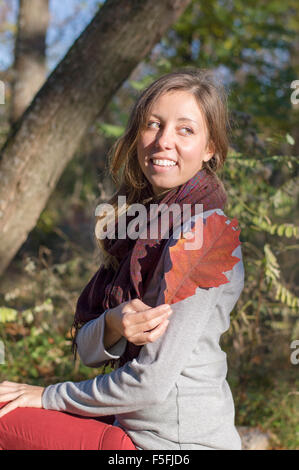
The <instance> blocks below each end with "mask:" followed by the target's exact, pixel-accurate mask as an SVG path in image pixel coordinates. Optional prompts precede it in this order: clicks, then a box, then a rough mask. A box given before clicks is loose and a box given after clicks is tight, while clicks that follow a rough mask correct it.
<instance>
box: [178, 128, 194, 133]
mask: <svg viewBox="0 0 299 470" xmlns="http://www.w3.org/2000/svg"><path fill="white" fill-rule="evenodd" d="M181 130H182V131H186V132H183V133H184V134H193V130H192V129H190V127H182V129H181Z"/></svg>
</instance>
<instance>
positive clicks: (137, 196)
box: [97, 68, 229, 269]
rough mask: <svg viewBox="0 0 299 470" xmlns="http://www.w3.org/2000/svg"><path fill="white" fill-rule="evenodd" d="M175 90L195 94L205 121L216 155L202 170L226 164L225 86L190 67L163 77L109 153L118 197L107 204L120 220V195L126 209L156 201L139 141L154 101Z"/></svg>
mask: <svg viewBox="0 0 299 470" xmlns="http://www.w3.org/2000/svg"><path fill="white" fill-rule="evenodd" d="M175 90H180V91H187V92H189V93H192V94H193V95H194V97H195V99H196V100H197V103H198V105H199V107H200V109H201V111H202V113H203V116H204V118H205V121H206V127H207V131H208V140H207V145H209V144H213V149H214V155H213V157H212V158H211V159H210V160H209V161H207V162H203V166H202V168H205V169H206V170H207V171H208V172H210V173H214V174H215V173H216V172H217V171H218V170H219V169H220V168H221V167H222V166H223V164H224V162H225V159H226V156H227V152H228V145H229V140H228V131H229V120H228V112H227V99H226V92H225V89H224V87H223V85H222V84H221V83H220V82H219V81H218V80H216V77H215V75H214V73H213V72H212V71H211V70H207V69H194V68H191V69H190V68H188V69H184V70H179V71H175V72H171V73H168V74H166V75H163V76H162V77H160V78H158V79H157V80H155V81H154V82H153V83H151V84H150V85H149V86H148V87H147V88H146V89H145V90H143V92H142V93H141V94H140V96H139V98H138V100H137V101H136V103H135V105H134V107H133V109H132V111H131V113H130V116H129V119H128V123H127V126H126V130H125V133H124V134H123V135H122V136H121V137H120V138H119V139H118V140H117V141H116V142H115V144H114V145H113V146H112V148H111V150H110V152H109V154H108V169H109V173H110V175H111V177H112V179H113V181H114V182H115V183H116V185H117V190H116V192H115V194H114V195H113V196H112V198H111V199H110V200H109V201H108V204H110V205H111V206H112V207H113V209H114V217H115V216H116V217H117V211H118V196H120V195H124V196H126V207H125V208H124V210H126V208H127V207H128V206H130V205H131V204H134V203H141V204H145V203H147V202H149V201H150V200H151V199H152V198H153V197H155V199H157V196H154V194H153V192H152V190H151V185H150V183H149V182H148V180H147V179H146V177H145V176H144V174H143V172H142V170H141V168H140V165H139V162H138V158H137V140H138V137H139V135H140V132H141V130H142V129H143V127H144V126H145V123H146V121H147V119H148V117H149V115H150V111H151V108H152V106H153V104H154V102H155V101H156V100H157V99H158V98H159V97H160V96H161V95H162V94H164V93H167V92H170V91H175ZM171 189H172V188H171ZM167 191H169V189H167V190H165V191H163V193H161V194H160V195H159V198H160V197H163V196H164V195H165V193H166V192H167ZM99 219H100V217H98V220H99ZM115 220H116V219H115ZM97 243H98V245H99V247H100V249H101V251H102V255H103V264H104V265H106V266H107V267H108V266H109V265H110V266H112V267H114V268H115V269H116V268H117V265H118V263H117V261H116V259H114V257H112V256H110V255H109V254H108V253H107V252H106V251H105V248H104V244H103V240H101V239H99V238H97Z"/></svg>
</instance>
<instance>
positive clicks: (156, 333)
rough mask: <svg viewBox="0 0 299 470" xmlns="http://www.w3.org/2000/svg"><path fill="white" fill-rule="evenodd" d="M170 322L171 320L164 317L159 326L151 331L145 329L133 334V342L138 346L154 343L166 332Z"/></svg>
mask: <svg viewBox="0 0 299 470" xmlns="http://www.w3.org/2000/svg"><path fill="white" fill-rule="evenodd" d="M168 324H169V320H168V319H164V320H163V321H161V323H160V324H159V325H158V326H156V328H154V329H152V330H151V331H145V332H143V333H139V334H137V335H135V336H133V337H132V338H131V342H132V343H134V344H136V345H137V346H143V345H145V344H148V343H153V342H155V341H157V339H158V338H160V336H162V335H163V334H164V333H165V330H166V328H167V326H168Z"/></svg>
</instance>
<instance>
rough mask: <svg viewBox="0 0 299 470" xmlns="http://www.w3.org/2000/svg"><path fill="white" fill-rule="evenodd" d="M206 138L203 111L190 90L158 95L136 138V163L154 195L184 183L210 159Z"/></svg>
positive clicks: (210, 150)
mask: <svg viewBox="0 0 299 470" xmlns="http://www.w3.org/2000/svg"><path fill="white" fill-rule="evenodd" d="M207 137H208V132H207V128H206V125H205V121H204V117H203V114H202V112H201V110H200V108H199V106H198V104H197V101H196V99H195V97H194V96H193V95H192V94H191V93H189V92H187V91H171V92H167V93H165V94H163V95H162V96H160V98H158V100H157V101H156V102H155V103H154V105H153V107H152V109H151V114H150V116H149V118H148V121H147V122H146V126H145V128H144V129H141V133H140V136H139V138H138V141H137V155H138V162H139V165H140V167H141V169H142V171H143V173H144V175H145V177H146V178H147V180H148V181H149V182H150V183H151V185H152V188H153V191H154V193H155V194H156V195H158V194H159V193H160V192H162V191H164V190H165V189H170V188H174V187H176V186H179V185H181V184H183V183H185V182H186V181H188V180H189V179H190V178H192V177H193V176H194V175H195V174H196V173H197V172H198V171H199V170H200V169H201V168H202V163H203V162H204V161H205V162H206V161H208V160H210V158H212V156H213V149H208V148H206V147H207ZM171 162H172V163H171ZM173 162H174V163H175V165H174V164H173ZM165 163H166V164H167V163H171V164H172V165H173V166H165Z"/></svg>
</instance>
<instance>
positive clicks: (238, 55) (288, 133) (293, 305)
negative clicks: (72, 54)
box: [0, 0, 299, 449]
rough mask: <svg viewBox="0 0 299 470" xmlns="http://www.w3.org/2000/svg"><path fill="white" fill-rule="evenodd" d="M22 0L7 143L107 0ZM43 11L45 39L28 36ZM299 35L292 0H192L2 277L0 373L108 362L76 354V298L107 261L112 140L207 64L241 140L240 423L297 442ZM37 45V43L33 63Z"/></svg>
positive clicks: (230, 179) (8, 83)
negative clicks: (178, 71) (157, 85)
mask: <svg viewBox="0 0 299 470" xmlns="http://www.w3.org/2000/svg"><path fill="white" fill-rule="evenodd" d="M27 1H28V3H29V2H30V1H31V0H27ZM20 3H22V2H19V1H18V0H0V80H1V81H2V82H3V83H4V84H5V104H1V105H0V147H1V146H3V145H4V144H5V141H6V139H7V138H8V136H9V133H10V131H11V129H12V126H14V125H15V124H16V123H17V121H18V119H19V118H20V117H21V116H22V114H23V112H24V111H25V110H26V108H27V107H28V105H29V104H30V102H31V100H32V98H33V97H34V95H35V94H36V92H37V91H38V90H39V88H40V87H41V86H42V85H43V83H44V82H45V81H46V80H47V78H48V77H49V76H50V74H51V73H52V71H53V70H54V69H55V67H56V66H57V64H59V62H60V61H61V60H63V58H64V56H65V54H66V53H67V51H68V50H69V48H70V47H71V46H72V44H73V43H74V41H75V40H76V39H77V38H78V37H79V36H80V34H81V33H82V32H83V31H84V29H85V28H86V27H87V25H88V24H89V22H90V21H91V20H92V19H93V17H94V15H95V14H96V13H97V12H98V9H99V8H101V7H102V5H103V4H104V3H105V2H103V1H102V2H100V1H96V0H89V1H81V0H65V1H64V2H60V1H59V0H49V1H48V0H39V2H36V0H35V8H34V10H32V9H31V10H29V11H28V9H27V10H26V8H24V9H23V10H22V11H21V9H20ZM23 3H26V0H25V1H24V0H23ZM21 12H22V15H21ZM34 22H35V23H36V22H37V23H38V24H39V27H40V38H39V43H38V44H37V45H36V44H34V42H31V43H30V31H31V30H32V31H33V28H34V27H35V26H34ZM24 31H25V32H24ZM298 32H299V15H298V3H297V2H295V0H285V1H284V2H281V1H278V0H268V1H265V0H264V1H263V0H259V1H256V0H247V1H246V2H243V1H241V0H240V1H239V0H236V1H231V0H211V1H209V2H205V1H203V0H192V1H190V3H189V4H188V6H187V8H186V9H185V11H184V12H183V14H182V15H181V16H180V17H179V18H178V19H177V21H176V22H175V23H174V24H173V25H172V26H171V27H170V28H169V29H167V31H166V33H165V34H164V35H163V37H162V38H161V39H160V41H159V43H157V44H155V46H154V47H153V48H152V49H151V51H150V53H149V54H148V55H147V56H146V58H145V59H144V60H142V61H141V62H140V63H139V64H138V66H137V67H135V68H134V70H132V73H131V75H130V77H129V78H128V79H127V80H126V81H125V82H124V83H123V84H122V86H121V87H120V88H119V89H118V91H117V92H116V94H115V95H114V96H113V99H112V100H111V101H110V102H109V104H108V106H107V107H106V108H105V111H104V112H103V113H102V114H101V115H100V117H99V118H97V119H96V120H95V121H94V122H93V123H92V125H91V126H90V127H89V129H88V132H87V133H86V134H85V135H84V137H83V139H82V141H81V143H80V145H79V146H78V148H77V149H76V152H75V154H74V156H73V158H72V159H71V161H70V162H69V163H68V165H67V166H66V168H65V170H64V172H63V174H62V176H61V177H60V179H59V181H58V184H57V185H56V187H55V188H54V189H53V191H52V193H51V195H50V197H49V200H48V202H47V205H46V207H45V208H44V210H43V211H42V213H41V214H40V217H39V219H38V221H37V224H36V227H35V228H34V229H33V230H32V231H31V232H30V234H29V236H28V238H27V240H26V241H25V242H24V243H23V245H22V246H21V247H20V249H19V250H18V252H17V254H16V256H15V257H14V258H13V260H12V261H11V263H10V264H9V266H8V267H7V269H6V270H5V272H4V273H2V275H1V277H0V340H1V341H2V342H3V343H4V346H5V348H4V352H5V358H4V360H3V361H2V362H3V363H2V364H1V365H0V381H2V380H4V379H6V380H12V381H20V382H25V383H31V384H37V385H48V384H51V383H56V382H61V381H66V380H76V381H78V380H85V379H87V378H91V377H94V376H95V375H96V373H101V372H103V371H102V370H97V371H95V370H94V369H93V370H92V369H88V368H87V367H85V366H83V365H82V364H80V362H79V361H78V360H77V361H76V362H74V360H73V357H72V354H71V349H70V346H71V335H70V327H71V324H72V320H73V315H74V310H75V304H76V300H77V298H78V296H79V294H80V292H81V290H82V289H83V287H84V286H85V284H86V283H87V282H88V280H89V279H90V278H91V276H92V275H93V274H94V272H95V271H96V270H97V269H98V267H99V253H98V252H99V249H98V247H97V245H96V243H95V239H94V227H95V217H94V211H95V208H96V205H97V204H98V203H99V202H101V201H106V200H107V198H108V197H109V196H110V195H111V194H112V192H113V190H114V185H113V182H112V181H111V179H110V177H109V175H108V173H107V154H108V151H109V149H110V148H111V146H112V144H113V142H114V141H115V139H116V138H117V137H118V136H119V135H121V133H122V132H123V130H124V126H125V124H126V121H127V117H128V114H129V112H130V109H131V107H132V105H133V104H134V102H135V99H136V97H137V96H138V93H139V92H140V91H141V90H142V89H143V88H144V87H145V86H146V85H147V84H148V83H150V82H151V81H153V80H154V79H155V78H157V77H159V76H160V75H162V74H164V73H167V72H169V71H172V70H173V69H174V68H179V67H186V66H196V67H203V68H210V69H213V70H214V71H215V72H216V74H217V76H218V77H219V79H220V80H221V81H222V82H223V83H224V85H225V87H226V90H227V93H228V104H229V111H230V121H231V127H232V132H231V136H230V139H231V145H230V152H229V156H228V159H227V161H226V164H225V166H224V169H223V170H222V171H221V173H220V174H219V176H220V177H221V179H222V181H223V182H224V185H225V188H226V190H227V193H228V205H227V208H226V214H227V216H229V217H236V218H237V219H238V221H239V225H240V228H241V237H240V238H241V241H242V249H243V256H244V263H245V271H246V282H245V288H244V291H243V293H242V295H241V297H240V299H239V301H238V303H237V305H236V307H235V309H234V311H233V312H232V315H231V327H230V329H229V331H228V332H227V333H226V334H225V335H223V337H222V339H221V345H222V349H223V350H224V351H226V352H227V357H228V365H229V371H228V381H229V384H230V386H231V389H232V393H233V396H234V400H235V405H236V424H237V425H238V427H240V429H243V430H244V429H247V428H248V429H253V428H254V429H255V430H257V432H258V431H260V432H261V433H262V435H263V436H264V437H265V436H266V440H267V447H268V448H269V449H299V407H298V395H299V387H298V384H299V380H298V371H299V353H298V354H297V355H296V354H293V356H292V353H294V352H296V351H294V348H295V347H297V349H299V320H298V311H299V286H298V284H299V283H298V281H299V262H298V248H299V242H298V238H299V229H298V225H299V224H298V221H299V210H298V193H299V190H298V188H299V184H298V183H299V178H298V156H299V91H298V93H297V95H296V84H294V81H296V80H298V85H297V87H298V90H299V35H298ZM28 38H29V39H28ZM28 44H29V46H28ZM30 44H31V45H30ZM25 45H26V47H27V50H26V47H25ZM28 47H29V52H30V47H31V48H32V50H33V48H35V47H36V49H35V53H34V54H31V60H30V61H26V53H27V54H28ZM26 51H27V52H26ZM32 56H33V59H32ZM91 67H92V64H91ZM21 80H23V81H26V84H27V85H28V88H27V96H25V97H24V96H23V95H21V94H20V93H19V92H18V90H19V89H20V84H19V83H18V81H21ZM292 84H293V85H292ZM296 96H298V98H296ZM291 97H293V99H291ZM0 162H1V160H0ZM296 340H298V342H297V343H294V341H296ZM296 344H297V346H296ZM109 370H110V369H109V368H108V372H109ZM106 371H107V369H106Z"/></svg>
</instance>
